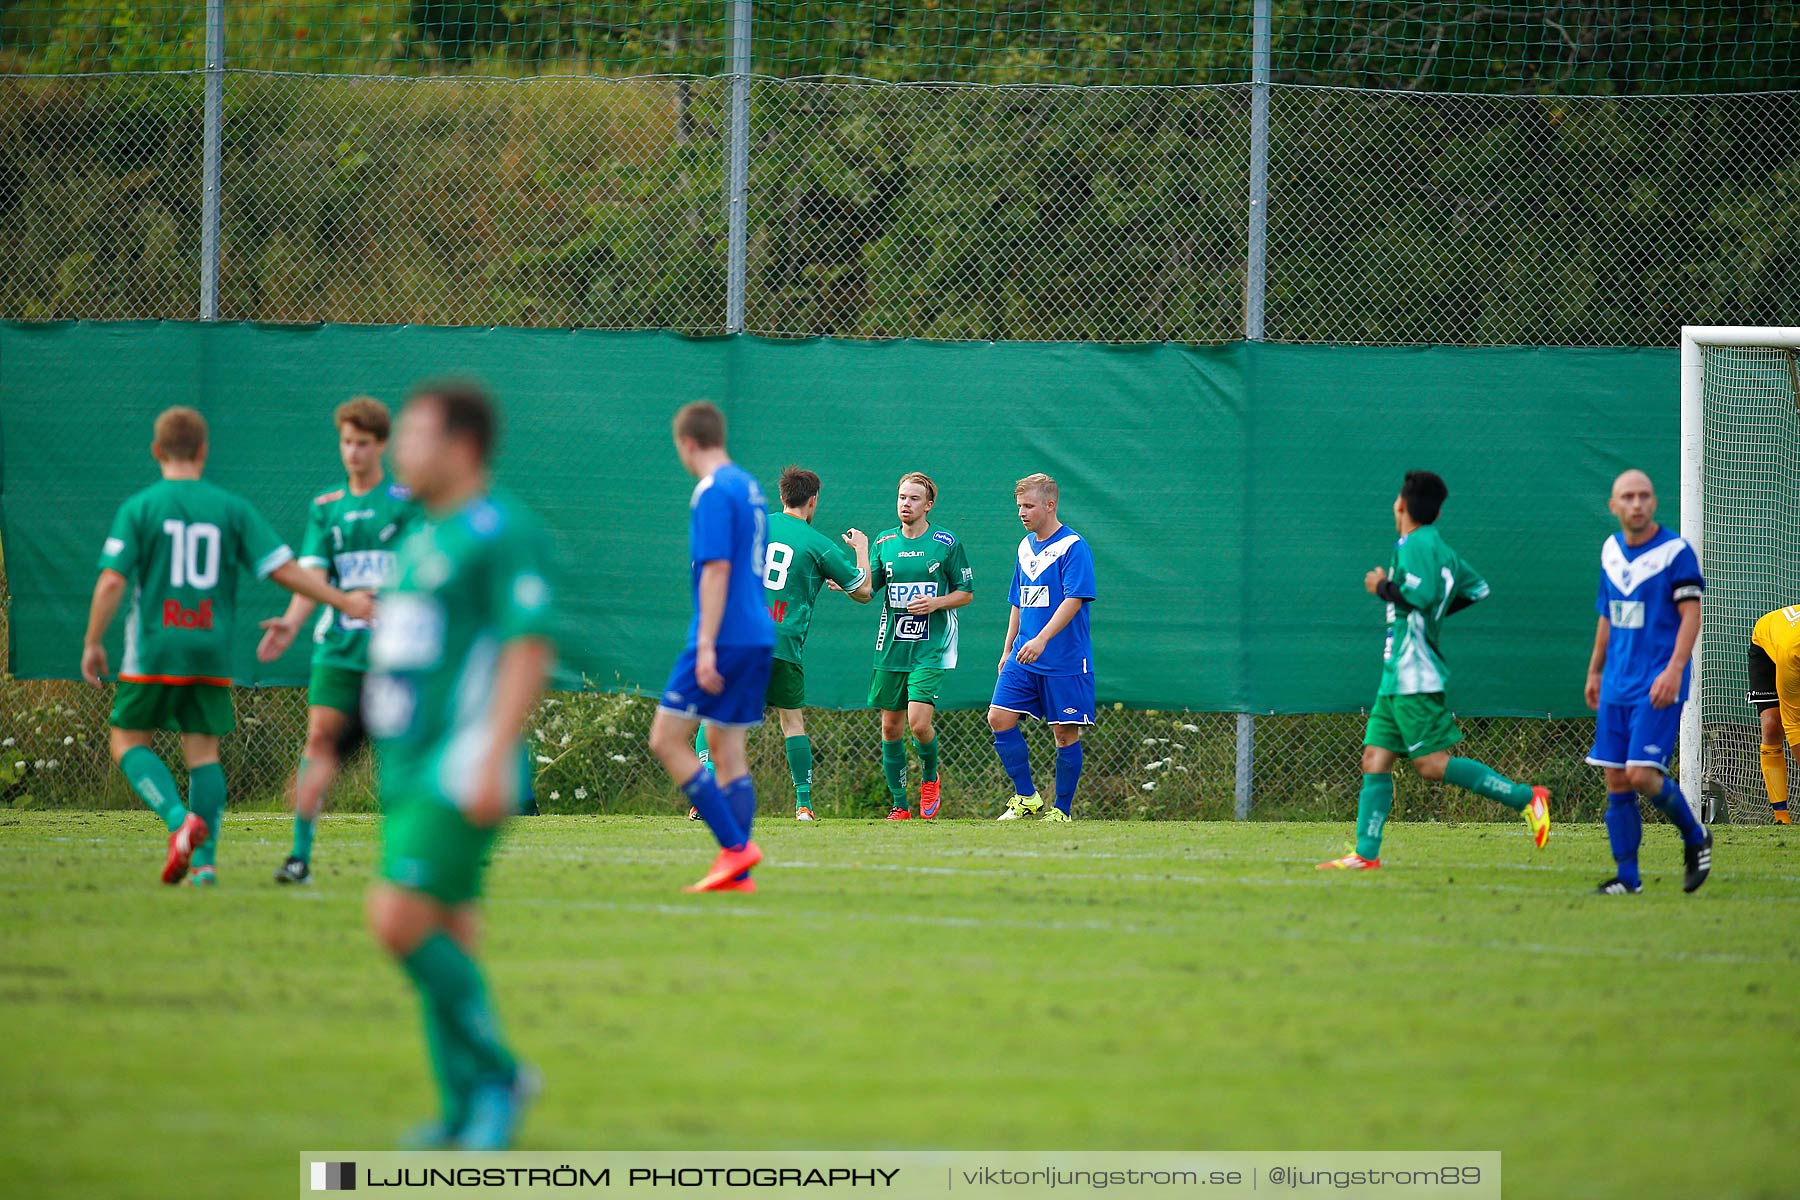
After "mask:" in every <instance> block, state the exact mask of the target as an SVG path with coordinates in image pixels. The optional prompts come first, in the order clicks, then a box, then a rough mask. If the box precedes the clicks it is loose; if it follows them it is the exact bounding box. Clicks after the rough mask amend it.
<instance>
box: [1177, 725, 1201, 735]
mask: <svg viewBox="0 0 1800 1200" xmlns="http://www.w3.org/2000/svg"><path fill="white" fill-rule="evenodd" d="M1181 732H1183V733H1199V732H1200V727H1199V726H1198V725H1183V726H1182V727H1181Z"/></svg>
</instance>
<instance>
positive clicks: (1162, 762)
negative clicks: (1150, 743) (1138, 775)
mask: <svg viewBox="0 0 1800 1200" xmlns="http://www.w3.org/2000/svg"><path fill="white" fill-rule="evenodd" d="M1168 765H1169V760H1168V759H1166V758H1159V759H1157V760H1156V761H1155V762H1147V763H1145V764H1144V770H1146V771H1158V770H1161V769H1162V768H1163V767H1166V766H1168Z"/></svg>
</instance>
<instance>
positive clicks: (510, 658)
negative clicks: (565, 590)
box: [363, 382, 555, 1150]
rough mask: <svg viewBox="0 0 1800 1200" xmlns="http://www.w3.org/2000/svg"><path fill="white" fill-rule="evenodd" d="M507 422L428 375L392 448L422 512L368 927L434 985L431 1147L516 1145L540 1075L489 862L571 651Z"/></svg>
mask: <svg viewBox="0 0 1800 1200" xmlns="http://www.w3.org/2000/svg"><path fill="white" fill-rule="evenodd" d="M496 424H497V422H496V416H495V412H494V407H493V403H492V402H491V401H490V400H489V399H488V397H487V396H486V395H485V394H484V393H483V392H482V391H481V390H480V389H479V388H477V387H475V386H473V385H471V384H466V383H456V382H450V383H442V384H429V385H426V386H424V387H421V388H420V389H419V390H418V391H416V392H414V393H413V396H412V399H411V400H409V401H408V402H407V405H406V408H405V410H404V411H403V412H402V413H401V414H400V430H399V436H398V438H397V439H396V443H395V447H394V465H395V467H396V469H397V470H398V471H399V473H400V477H401V479H402V480H403V481H404V482H405V483H406V485H407V486H408V487H409V488H411V489H412V493H413V495H414V496H415V497H417V498H418V501H419V503H420V504H421V505H422V506H423V507H424V520H423V523H422V524H421V525H420V526H419V527H418V529H417V530H416V531H415V532H414V533H412V534H411V535H410V536H409V537H408V538H407V539H406V541H405V542H404V543H403V544H402V546H401V548H400V555H399V562H398V572H397V576H396V578H395V581H394V584H393V587H392V589H391V590H389V591H386V592H384V593H383V595H382V598H381V613H380V619H379V621H378V622H377V624H376V627H375V634H374V637H373V639H372V641H371V644H370V647H369V665H370V674H369V676H368V679H367V681H366V686H365V691H364V699H363V707H364V718H365V719H366V721H367V722H368V726H369V731H370V733H371V734H373V735H374V737H375V739H376V746H377V750H378V752H379V755H380V763H381V808H382V813H383V821H382V845H381V879H380V882H378V883H377V884H376V885H375V886H374V887H373V888H372V889H371V890H370V893H369V928H370V930H371V931H372V932H373V933H374V935H375V938H376V940H377V941H379V942H380V943H381V945H382V946H383V947H384V948H385V949H386V950H387V952H388V953H389V954H391V955H392V956H393V957H394V960H395V961H396V962H398V963H399V964H400V966H401V967H402V968H403V969H404V970H405V971H406V975H407V978H409V979H410V980H412V984H413V986H414V987H415V988H416V989H417V990H418V993H419V1000H420V1004H421V1009H422V1017H423V1020H424V1025H425V1043H426V1047H427V1049H428V1051H429V1052H430V1056H431V1065H432V1069H433V1071H434V1073H435V1075H436V1078H437V1084H438V1092H439V1097H440V1101H441V1108H440V1115H439V1117H438V1119H437V1120H435V1121H432V1122H430V1123H429V1124H427V1125H426V1126H424V1127H423V1128H422V1129H420V1130H419V1131H418V1132H417V1133H416V1134H415V1135H414V1136H413V1137H412V1138H411V1139H410V1143H409V1144H410V1145H411V1146H412V1147H413V1148H416V1149H427V1148H439V1147H448V1146H454V1147H459V1148H461V1149H465V1150H500V1149H504V1148H506V1147H507V1146H509V1145H511V1144H512V1140H513V1134H514V1131H515V1129H516V1128H517V1126H518V1123H519V1119H520V1117H521V1115H522V1112H523V1110H524V1107H525V1105H526V1104H527V1103H528V1102H529V1100H530V1098H531V1096H532V1094H533V1093H534V1092H535V1090H536V1075H535V1073H534V1072H532V1071H530V1070H529V1069H527V1068H525V1067H522V1066H521V1065H520V1064H519V1061H518V1059H517V1058H515V1057H514V1055H513V1052H512V1049H511V1048H510V1047H509V1046H508V1045H507V1043H506V1040H505V1039H504V1037H502V1035H501V1032H500V1023H499V1020H498V1018H497V1016H496V1015H495V1012H494V1007H493V1004H492V1002H491V1001H490V1000H489V998H488V992H487V983H486V980H485V979H483V977H482V972H481V968H480V967H479V966H478V965H477V964H476V962H475V959H474V957H473V951H474V945H475V935H476V916H477V905H478V903H479V901H480V899H481V893H482V877H483V875H484V874H485V873H486V868H487V863H488V857H489V855H490V853H491V851H492V849H493V845H494V839H495V837H496V836H497V835H498V833H499V830H500V825H501V823H502V822H504V821H505V820H506V818H507V817H508V816H510V815H512V814H513V813H514V812H515V811H516V809H517V805H518V803H519V799H520V797H521V796H523V795H525V794H526V789H527V787H528V785H529V767H528V765H527V759H526V752H525V743H524V738H523V732H524V728H525V721H526V718H527V717H528V716H529V715H530V714H531V712H532V710H533V709H534V708H535V707H536V706H537V703H538V700H539V698H540V697H541V695H542V694H543V689H544V681H545V678H546V677H547V675H548V674H549V670H550V666H551V661H552V659H553V657H554V654H555V649H554V642H553V634H554V628H555V617H554V613H553V608H552V603H551V591H550V583H549V558H550V554H549V548H548V538H547V536H546V534H545V532H544V530H543V527H542V526H541V525H539V523H538V521H537V518H536V517H535V516H533V515H532V514H531V513H530V512H529V511H528V510H526V509H525V508H524V507H522V506H521V505H520V504H519V503H518V502H516V501H515V500H513V499H512V498H510V497H507V496H504V495H501V494H500V493H497V492H494V491H491V490H490V483H489V478H488V463H489V461H490V460H491V458H492V456H493V451H494V442H495V438H496V434H497V429H496Z"/></svg>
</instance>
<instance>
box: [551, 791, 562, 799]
mask: <svg viewBox="0 0 1800 1200" xmlns="http://www.w3.org/2000/svg"><path fill="white" fill-rule="evenodd" d="M550 798H551V799H552V800H561V799H562V793H561V792H551V793H550Z"/></svg>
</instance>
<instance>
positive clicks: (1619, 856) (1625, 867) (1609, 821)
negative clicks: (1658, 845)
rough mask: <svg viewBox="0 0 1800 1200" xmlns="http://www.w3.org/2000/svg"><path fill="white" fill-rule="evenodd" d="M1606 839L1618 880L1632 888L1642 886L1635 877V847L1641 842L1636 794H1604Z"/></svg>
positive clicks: (1642, 824)
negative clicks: (1610, 844) (1609, 843)
mask: <svg viewBox="0 0 1800 1200" xmlns="http://www.w3.org/2000/svg"><path fill="white" fill-rule="evenodd" d="M1606 840H1607V841H1609V842H1611V843H1612V856H1613V861H1614V862H1615V863H1617V864H1619V878H1620V879H1623V880H1624V881H1625V882H1626V883H1628V884H1630V885H1631V886H1632V887H1638V886H1640V885H1642V883H1643V882H1644V881H1643V880H1642V879H1641V878H1639V877H1638V847H1639V846H1640V845H1642V844H1643V841H1644V814H1643V813H1642V812H1640V811H1638V798H1637V793H1636V792H1608V793H1606Z"/></svg>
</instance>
